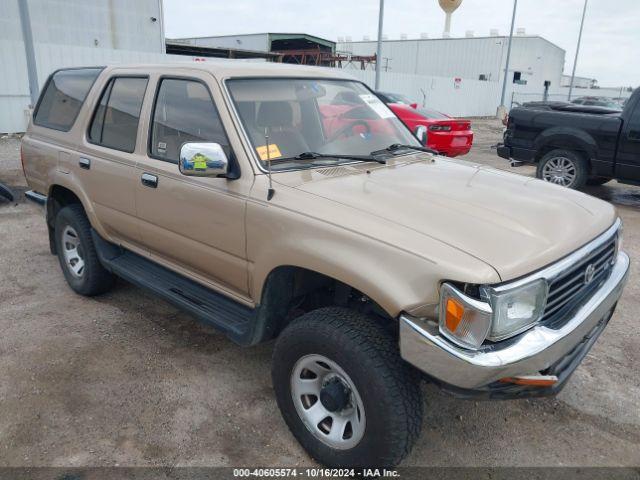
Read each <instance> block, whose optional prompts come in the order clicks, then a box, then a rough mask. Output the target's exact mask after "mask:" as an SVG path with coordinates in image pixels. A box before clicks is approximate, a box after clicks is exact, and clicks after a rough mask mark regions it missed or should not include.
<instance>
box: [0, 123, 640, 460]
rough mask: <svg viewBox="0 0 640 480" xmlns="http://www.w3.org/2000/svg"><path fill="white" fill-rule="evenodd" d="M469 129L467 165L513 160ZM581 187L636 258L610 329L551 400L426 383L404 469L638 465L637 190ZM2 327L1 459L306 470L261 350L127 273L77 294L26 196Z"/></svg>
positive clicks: (5, 288) (17, 177) (11, 229)
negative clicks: (602, 207)
mask: <svg viewBox="0 0 640 480" xmlns="http://www.w3.org/2000/svg"><path fill="white" fill-rule="evenodd" d="M475 130H476V132H477V136H476V146H475V148H474V150H473V152H472V153H471V154H470V155H468V156H467V159H469V160H473V161H478V162H482V163H486V164H491V165H494V166H498V167H500V168H509V167H508V166H507V165H506V162H505V161H503V160H501V159H499V158H498V157H497V156H496V155H495V152H494V151H491V149H490V145H491V144H494V143H496V142H497V141H498V139H499V138H500V135H501V128H500V125H498V124H497V123H496V122H494V121H477V122H475ZM516 171H517V172H518V173H522V174H527V175H531V174H532V169H531V168H529V167H523V168H519V169H517V170H516ZM0 181H2V182H5V183H8V184H9V185H11V186H13V187H16V190H17V191H19V192H21V191H23V190H24V188H23V187H24V179H23V177H22V173H21V171H20V160H19V142H18V141H17V140H16V139H3V140H0ZM589 193H591V194H593V195H596V196H598V197H600V198H603V199H606V200H609V201H612V202H613V203H614V204H615V205H616V206H617V207H618V210H619V212H620V215H621V216H622V218H623V220H624V222H625V240H624V241H625V249H626V250H627V252H628V253H629V254H630V255H631V257H632V271H631V279H630V283H629V285H628V287H627V289H626V292H625V295H624V297H623V298H622V300H621V302H620V304H619V307H618V311H617V313H616V314H615V316H614V318H613V320H612V322H611V324H610V326H609V327H608V328H607V330H605V332H604V334H603V335H602V337H601V338H600V340H599V341H598V342H597V344H596V346H595V347H594V349H593V350H592V351H591V353H590V354H589V356H588V357H587V358H586V359H585V361H584V363H583V364H582V365H581V366H580V367H579V368H578V370H577V372H576V373H575V375H574V376H573V378H572V380H571V381H570V383H569V384H568V385H567V387H566V388H565V390H564V391H563V392H562V393H561V394H560V395H559V396H558V397H557V398H555V399H541V400H530V401H527V400H524V401H523V400H521V401H510V402H470V401H463V400H456V399H453V398H450V397H448V396H446V395H444V394H442V393H440V392H439V391H438V390H437V389H436V388H435V387H433V386H431V385H425V387H424V393H425V405H424V408H425V425H424V431H423V435H422V437H421V439H420V440H419V442H418V444H417V445H416V448H415V449H414V450H413V453H412V454H411V456H410V457H409V458H408V459H407V460H406V462H405V465H451V466H512V465H527V466H540V465H554V466H560V465H573V466H587V465H593V466H596V465H597V466H610V465H625V466H632V465H639V464H640V408H639V407H638V398H640V341H639V339H638V334H639V333H640V328H639V327H638V316H637V314H638V311H640V301H639V300H638V299H639V298H640V295H639V293H640V292H639V286H640V282H639V280H638V278H639V277H638V276H639V272H638V259H639V258H640V248H639V246H640V243H639V239H640V238H639V237H640V210H639V209H638V207H639V206H640V190H639V189H636V188H634V187H628V186H623V185H620V184H617V183H616V182H611V184H610V185H606V186H603V187H598V188H594V189H592V190H590V191H589ZM0 332H1V334H0V466H98V465H115V464H119V465H131V466H133V465H193V466H195V465H198V466H205V465H206V466H209V465H226V466H229V465H233V466H255V465H261V466H276V465H277V466H293V465H311V464H313V462H312V460H311V459H310V458H309V457H308V456H307V455H306V453H305V452H304V451H303V450H302V449H301V447H299V446H298V444H297V443H296V441H295V440H294V438H293V437H292V436H291V434H290V433H289V431H288V430H287V427H286V426H285V424H284V422H283V421H282V420H281V418H280V415H279V413H278V410H277V407H276V403H275V400H274V396H273V391H272V386H271V380H270V375H269V368H270V367H269V362H270V356H271V349H272V346H271V345H270V344H268V345H262V346H259V347H257V348H251V349H243V348H240V347H237V346H235V345H234V344H232V343H231V342H230V341H228V340H227V339H226V338H225V337H224V336H223V335H220V334H218V333H217V332H215V331H213V330H211V329H209V328H206V327H203V326H201V325H199V324H198V323H196V322H195V321H194V320H192V319H191V318H190V317H188V316H187V315H185V314H182V313H180V312H178V311H177V310H176V309H174V308H173V307H172V306H170V305H168V304H166V303H164V302H162V301H159V300H157V299H156V298H154V297H152V296H151V295H149V294H147V293H145V292H144V291H142V290H140V289H138V288H135V287H133V286H131V285H128V284H126V283H125V282H120V283H119V285H118V287H117V288H116V289H115V290H114V291H113V292H111V293H109V294H107V295H104V296H101V297H98V298H94V299H87V298H83V297H80V296H77V295H75V294H74V293H73V292H72V291H71V290H70V289H69V288H68V287H67V285H66V284H65V282H64V279H63V277H62V274H61V273H60V269H59V266H58V262H57V259H56V258H55V257H53V256H51V255H50V254H49V250H48V243H47V236H46V230H45V224H44V221H43V209H42V207H40V206H38V205H36V204H33V203H30V202H25V201H24V200H20V201H19V202H18V203H17V204H15V205H8V204H7V203H6V202H5V203H1V204H0Z"/></svg>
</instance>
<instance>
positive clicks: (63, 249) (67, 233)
mask: <svg viewBox="0 0 640 480" xmlns="http://www.w3.org/2000/svg"><path fill="white" fill-rule="evenodd" d="M55 241H56V250H57V252H58V260H59V261H60V266H61V267H62V273H63V274H64V277H65V279H66V280H67V283H68V284H69V286H70V287H71V288H72V289H73V290H74V291H75V292H76V293H79V294H80V295H86V296H92V295H98V294H100V293H104V292H106V291H108V290H110V289H111V287H112V286H113V284H114V282H115V277H114V276H113V274H111V273H109V272H108V271H107V270H106V269H105V268H104V267H103V266H102V264H101V263H100V260H98V254H97V252H96V249H95V246H94V244H93V238H91V225H90V223H89V219H88V218H87V216H86V214H85V212H84V209H83V208H82V205H77V204H76V205H69V206H67V207H64V208H63V209H62V210H60V212H58V215H56V221H55Z"/></svg>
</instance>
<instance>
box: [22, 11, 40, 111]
mask: <svg viewBox="0 0 640 480" xmlns="http://www.w3.org/2000/svg"><path fill="white" fill-rule="evenodd" d="M18 9H19V11H20V25H21V27H22V40H23V42H24V52H25V55H26V57H27V74H28V76H29V94H30V96H31V108H35V106H36V103H37V101H38V93H39V92H40V86H39V85H38V71H37V67H36V54H35V51H34V49H33V33H32V32H31V18H30V17H29V4H28V3H27V0H18Z"/></svg>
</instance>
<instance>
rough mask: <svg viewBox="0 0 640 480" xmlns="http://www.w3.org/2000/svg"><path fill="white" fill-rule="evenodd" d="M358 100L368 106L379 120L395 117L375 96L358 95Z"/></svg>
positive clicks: (368, 94) (369, 94)
mask: <svg viewBox="0 0 640 480" xmlns="http://www.w3.org/2000/svg"><path fill="white" fill-rule="evenodd" d="M360 98H361V99H362V101H363V102H364V103H366V104H367V105H369V107H371V110H373V111H374V112H376V113H377V114H378V115H379V116H380V118H393V117H394V116H395V115H394V114H393V112H392V111H391V110H390V109H389V107H387V106H386V105H385V104H384V103H382V100H380V99H379V98H378V97H376V96H375V95H372V94H371V93H364V94H362V95H360Z"/></svg>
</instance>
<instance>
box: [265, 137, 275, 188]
mask: <svg viewBox="0 0 640 480" xmlns="http://www.w3.org/2000/svg"><path fill="white" fill-rule="evenodd" d="M264 143H265V145H266V148H267V174H268V175H269V190H268V191H267V200H271V199H272V198H273V195H274V194H275V193H276V191H275V190H274V189H273V179H272V178H271V152H270V151H269V127H265V128H264Z"/></svg>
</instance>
